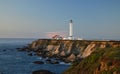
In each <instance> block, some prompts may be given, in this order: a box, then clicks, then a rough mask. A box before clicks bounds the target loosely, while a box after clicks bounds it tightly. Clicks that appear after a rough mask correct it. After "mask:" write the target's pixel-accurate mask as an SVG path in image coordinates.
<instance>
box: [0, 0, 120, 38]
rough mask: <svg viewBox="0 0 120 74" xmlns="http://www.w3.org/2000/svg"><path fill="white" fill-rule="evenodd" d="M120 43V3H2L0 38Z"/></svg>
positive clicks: (109, 0) (25, 0) (100, 0)
mask: <svg viewBox="0 0 120 74" xmlns="http://www.w3.org/2000/svg"><path fill="white" fill-rule="evenodd" d="M71 19H72V20H73V35H74V37H76V38H77V37H82V38H84V39H113V40H114V39H115V40H116V39H117V40H120V0H0V38H49V37H52V36H53V35H55V34H60V35H62V36H63V37H68V32H69V21H70V20H71Z"/></svg>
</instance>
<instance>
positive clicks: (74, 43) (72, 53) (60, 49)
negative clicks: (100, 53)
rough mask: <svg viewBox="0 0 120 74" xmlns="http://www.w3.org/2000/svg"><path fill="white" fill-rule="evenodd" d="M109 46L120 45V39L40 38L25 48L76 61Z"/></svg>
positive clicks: (38, 53)
mask: <svg viewBox="0 0 120 74" xmlns="http://www.w3.org/2000/svg"><path fill="white" fill-rule="evenodd" d="M109 47H113V48H115V47H120V41H90V40H52V39H39V40H36V41H34V42H32V43H31V44H30V45H29V46H28V47H26V48H27V49H25V48H24V49H25V50H32V51H35V52H36V54H37V55H40V56H44V57H58V58H61V59H62V60H64V61H74V60H76V59H78V58H85V57H87V56H89V55H90V54H91V53H92V52H94V51H95V50H96V49H98V48H109Z"/></svg>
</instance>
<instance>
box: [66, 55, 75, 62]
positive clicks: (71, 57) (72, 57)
mask: <svg viewBox="0 0 120 74" xmlns="http://www.w3.org/2000/svg"><path fill="white" fill-rule="evenodd" d="M75 58H76V56H75V55H74V54H71V55H70V56H69V57H68V58H67V60H68V61H74V60H75Z"/></svg>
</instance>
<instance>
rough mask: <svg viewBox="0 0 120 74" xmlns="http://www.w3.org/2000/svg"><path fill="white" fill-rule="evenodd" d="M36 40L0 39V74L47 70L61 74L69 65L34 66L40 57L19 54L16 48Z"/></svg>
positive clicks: (26, 53) (25, 53)
mask: <svg viewBox="0 0 120 74" xmlns="http://www.w3.org/2000/svg"><path fill="white" fill-rule="evenodd" d="M34 40H36V39H24V38H0V74H32V72H33V71H36V70H42V69H45V70H49V71H51V72H54V73H56V74H61V73H62V72H63V71H64V70H66V69H67V68H68V67H69V66H70V65H68V64H65V63H62V62H61V63H60V64H34V63H33V62H34V61H41V60H44V59H41V57H40V56H36V55H34V56H29V55H28V52H26V51H23V52H20V51H18V50H17V49H16V48H22V47H24V46H27V45H28V44H29V43H31V42H32V41H34Z"/></svg>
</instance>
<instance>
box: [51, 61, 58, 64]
mask: <svg viewBox="0 0 120 74" xmlns="http://www.w3.org/2000/svg"><path fill="white" fill-rule="evenodd" d="M51 64H59V62H58V61H52V62H51Z"/></svg>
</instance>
